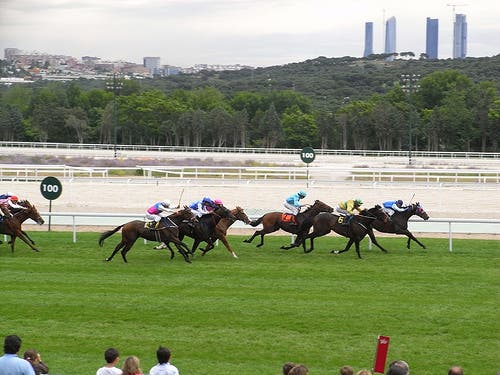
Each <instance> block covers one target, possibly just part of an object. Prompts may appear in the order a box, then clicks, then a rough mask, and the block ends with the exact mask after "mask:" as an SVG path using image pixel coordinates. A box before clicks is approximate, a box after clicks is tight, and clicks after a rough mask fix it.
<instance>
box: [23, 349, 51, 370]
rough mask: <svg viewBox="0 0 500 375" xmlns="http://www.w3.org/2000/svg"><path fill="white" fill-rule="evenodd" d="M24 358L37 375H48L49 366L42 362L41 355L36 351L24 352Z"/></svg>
mask: <svg viewBox="0 0 500 375" xmlns="http://www.w3.org/2000/svg"><path fill="white" fill-rule="evenodd" d="M23 358H24V359H25V360H27V361H28V362H29V363H31V366H33V370H35V374H36V375H41V374H48V373H49V366H47V365H46V364H45V363H43V361H42V357H41V355H40V353H39V352H38V351H37V350H35V349H28V350H26V351H25V352H24V355H23Z"/></svg>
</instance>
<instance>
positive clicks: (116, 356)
mask: <svg viewBox="0 0 500 375" xmlns="http://www.w3.org/2000/svg"><path fill="white" fill-rule="evenodd" d="M104 360H105V361H106V364H105V365H104V366H103V367H101V368H100V369H99V370H97V372H96V375H121V373H122V370H120V369H119V368H118V367H116V365H117V364H118V361H119V360H120V353H118V350H116V349H115V348H109V349H106V351H105V352H104Z"/></svg>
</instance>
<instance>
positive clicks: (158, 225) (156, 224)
mask: <svg viewBox="0 0 500 375" xmlns="http://www.w3.org/2000/svg"><path fill="white" fill-rule="evenodd" d="M159 227H160V221H157V222H156V223H155V229H158V228H159Z"/></svg>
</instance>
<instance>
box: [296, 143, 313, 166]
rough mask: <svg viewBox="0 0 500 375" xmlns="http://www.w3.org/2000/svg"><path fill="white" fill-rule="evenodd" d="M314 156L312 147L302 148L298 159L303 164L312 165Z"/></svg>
mask: <svg viewBox="0 0 500 375" xmlns="http://www.w3.org/2000/svg"><path fill="white" fill-rule="evenodd" d="M315 157H316V154H315V153H314V149H313V148H312V147H304V148H303V149H302V151H300V158H301V159H302V161H303V162H304V163H307V164H309V163H312V162H313V161H314V158H315Z"/></svg>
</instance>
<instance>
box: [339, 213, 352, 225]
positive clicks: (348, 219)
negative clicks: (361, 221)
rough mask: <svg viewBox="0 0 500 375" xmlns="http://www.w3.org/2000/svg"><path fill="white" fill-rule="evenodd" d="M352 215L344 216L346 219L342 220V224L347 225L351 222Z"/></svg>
mask: <svg viewBox="0 0 500 375" xmlns="http://www.w3.org/2000/svg"><path fill="white" fill-rule="evenodd" d="M352 216H353V215H347V216H346V217H345V218H346V220H344V223H343V224H342V225H346V226H348V225H349V224H351V220H352Z"/></svg>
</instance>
